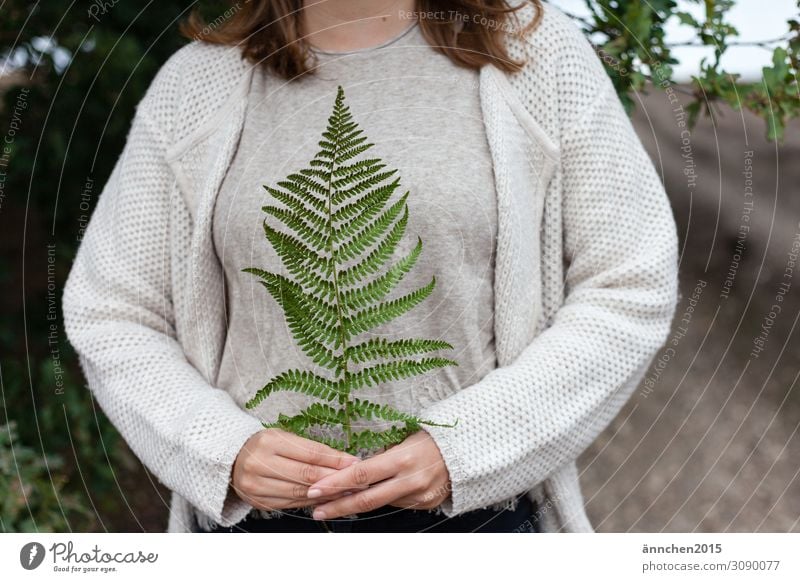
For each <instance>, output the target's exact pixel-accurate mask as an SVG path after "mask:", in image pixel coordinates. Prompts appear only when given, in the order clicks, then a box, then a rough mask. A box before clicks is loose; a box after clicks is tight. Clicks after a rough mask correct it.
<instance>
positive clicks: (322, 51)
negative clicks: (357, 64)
mask: <svg viewBox="0 0 800 582" xmlns="http://www.w3.org/2000/svg"><path fill="white" fill-rule="evenodd" d="M418 25H419V21H418V20H415V21H414V22H413V23H412V24H411V26H409V27H407V28H406V29H405V30H403V31H401V32H400V33H399V34H397V35H395V36H393V37H392V38H390V39H388V40H385V41H383V42H382V43H380V44H376V45H375V46H368V47H364V48H360V49H354V50H349V51H332V50H326V49H320V48H317V47H315V46H313V45H310V50H311V52H313V53H317V54H321V55H333V56H343V55H357V54H362V53H368V52H371V51H374V50H378V49H381V48H385V47H387V46H389V45H390V44H394V43H395V42H397V41H399V40H400V39H401V38H403V37H405V36H406V35H407V34H408V33H410V32H411V31H412V30H414V29H415V28H416V27H417V26H418Z"/></svg>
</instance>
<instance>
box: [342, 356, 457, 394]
mask: <svg viewBox="0 0 800 582" xmlns="http://www.w3.org/2000/svg"><path fill="white" fill-rule="evenodd" d="M457 365H458V364H457V363H456V362H455V361H453V360H449V359H447V358H422V359H421V360H399V361H395V362H382V363H380V364H376V365H374V366H370V367H369V368H364V369H363V370H360V371H358V372H355V373H353V374H351V375H350V376H348V377H346V378H343V379H342V380H340V381H339V382H340V390H341V391H342V392H349V391H350V390H357V389H359V388H363V387H364V386H372V385H373V384H380V383H381V382H391V381H392V380H400V379H402V378H408V377H410V376H417V375H419V374H424V373H425V372H430V371H431V370H435V369H436V368H442V367H444V366H457Z"/></svg>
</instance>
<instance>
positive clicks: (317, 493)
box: [307, 489, 322, 497]
mask: <svg viewBox="0 0 800 582" xmlns="http://www.w3.org/2000/svg"><path fill="white" fill-rule="evenodd" d="M320 495H322V489H309V490H308V494H307V496H308V497H319V496H320Z"/></svg>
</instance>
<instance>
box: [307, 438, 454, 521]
mask: <svg viewBox="0 0 800 582" xmlns="http://www.w3.org/2000/svg"><path fill="white" fill-rule="evenodd" d="M376 483H377V484H376ZM357 489H364V490H363V491H358V492H356V493H353V494H350V495H343V496H342V497H340V498H339V499H336V500H333V501H329V500H328V499H327V497H328V496H330V495H336V494H337V493H339V492H342V491H346V490H357ZM315 491H316V492H318V493H316V495H317V496H315ZM449 496H450V474H449V473H448V471H447V467H446V466H445V464H444V459H443V458H442V455H441V453H440V452H439V447H438V446H436V443H435V442H434V440H433V438H431V436H430V435H429V434H428V433H427V432H425V431H424V430H420V431H418V432H416V433H414V434H412V435H411V436H409V437H408V438H406V439H405V440H404V441H403V442H402V443H400V444H398V445H395V446H393V447H391V448H389V449H388V450H386V451H384V452H382V453H380V454H377V455H375V456H374V457H370V458H369V459H366V460H363V461H360V462H357V463H355V464H354V465H351V466H349V467H347V468H345V469H342V470H341V471H337V472H335V473H334V474H331V475H328V476H326V477H323V478H321V479H320V480H319V481H317V482H316V483H313V484H312V486H311V487H310V488H309V497H310V498H311V500H312V501H313V502H315V503H318V504H319V503H322V504H321V505H318V506H317V508H316V509H315V510H314V519H333V518H336V517H340V516H343V515H351V514H354V513H366V512H369V511H373V510H375V509H377V508H379V507H382V506H384V505H393V506H395V507H408V508H411V509H432V508H434V507H436V506H437V505H439V504H440V503H442V501H444V500H445V499H447V498H448V497H449Z"/></svg>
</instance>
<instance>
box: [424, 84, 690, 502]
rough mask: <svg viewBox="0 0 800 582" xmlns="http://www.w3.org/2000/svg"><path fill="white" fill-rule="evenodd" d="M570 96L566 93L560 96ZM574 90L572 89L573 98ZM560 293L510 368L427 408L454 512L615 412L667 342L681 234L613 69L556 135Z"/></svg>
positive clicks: (548, 460)
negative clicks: (562, 264)
mask: <svg viewBox="0 0 800 582" xmlns="http://www.w3.org/2000/svg"><path fill="white" fill-rule="evenodd" d="M565 98H566V97H565ZM572 98H574V96H572ZM559 171H560V172H561V178H562V192H563V221H564V223H563V228H564V255H565V257H564V258H565V259H566V261H567V263H568V268H567V271H566V275H565V282H564V283H565V299H564V302H563V304H562V306H561V307H560V308H559V309H558V310H557V312H556V313H555V314H554V316H553V318H552V320H551V325H550V326H549V327H547V328H546V329H545V330H544V331H543V332H542V333H540V334H539V335H538V336H537V337H536V338H535V339H534V340H533V341H532V342H531V343H530V344H529V345H528V346H527V347H526V348H525V349H524V350H523V351H522V352H521V353H520V355H519V356H518V358H517V359H516V360H515V361H514V362H513V363H512V364H511V365H508V366H503V367H499V368H496V369H494V370H492V371H491V372H490V373H489V374H487V375H486V376H484V378H482V379H481V380H480V381H479V382H477V383H475V384H473V385H471V386H467V387H465V388H463V389H462V390H460V391H458V392H456V393H454V394H452V395H451V396H449V397H447V398H445V399H443V400H441V401H438V402H435V403H433V404H431V405H430V406H428V407H425V408H424V409H423V410H421V411H420V415H421V416H423V417H424V418H426V419H431V420H438V421H440V422H450V421H451V419H452V418H456V417H457V418H459V422H458V424H457V425H456V427H454V428H440V427H428V426H424V427H423V428H424V430H426V431H427V432H428V433H429V434H431V436H432V438H433V439H434V441H435V442H436V444H437V446H438V447H439V449H440V451H441V453H442V456H443V458H444V461H445V464H446V466H447V468H448V471H449V473H450V478H451V483H452V495H451V497H449V498H448V499H447V501H445V502H444V503H443V504H442V506H441V509H442V511H443V512H444V513H445V514H446V515H448V516H452V515H457V514H460V513H462V512H465V511H470V510H473V509H477V508H481V507H487V506H489V505H491V504H493V503H497V502H500V501H503V500H505V499H508V498H510V497H512V496H514V495H519V494H521V493H523V492H524V491H526V490H528V489H531V488H533V487H534V486H535V485H536V484H537V483H539V482H541V481H543V480H545V479H546V478H547V477H548V476H550V475H551V474H552V473H554V472H555V471H556V470H558V469H559V468H560V467H562V466H564V465H565V464H567V463H570V462H574V461H575V459H577V457H578V456H579V455H580V454H581V453H582V452H583V451H584V450H585V449H586V447H588V445H589V444H591V442H592V441H593V440H594V439H595V438H596V437H597V436H598V435H599V433H600V432H601V431H602V430H603V429H604V428H606V427H607V426H608V425H609V424H610V422H611V420H612V419H613V418H614V416H616V415H617V413H618V412H619V410H620V409H621V408H622V406H623V405H624V403H625V402H626V400H627V399H628V398H629V397H630V395H631V393H632V392H633V390H634V389H635V387H636V386H637V384H638V382H639V381H640V379H641V378H642V376H643V375H644V373H645V371H646V369H647V367H648V365H649V364H650V362H651V361H652V358H653V356H654V355H655V353H656V351H657V350H658V348H659V347H660V346H661V345H662V344H663V342H664V341H665V339H666V337H667V335H668V333H669V329H670V324H671V320H672V317H673V314H674V310H675V306H676V301H677V293H678V288H677V283H678V277H677V251H678V248H677V247H678V243H677V233H676V227H675V222H674V218H673V216H672V211H671V208H670V205H669V201H668V199H667V196H666V193H665V191H664V188H663V186H662V183H661V181H660V179H659V177H658V175H657V173H656V170H655V168H654V166H653V164H652V162H651V161H650V159H649V157H648V155H647V153H646V151H645V150H644V147H643V146H642V144H641V142H640V141H639V139H638V137H637V135H636V134H635V133H634V130H633V127H632V125H631V122H630V120H629V119H628V117H627V115H626V113H625V111H624V110H623V107H622V105H621V103H620V101H619V98H618V97H617V95H616V93H615V91H614V88H613V86H612V84H611V82H610V80H609V79H608V78H607V77H605V81H604V82H602V83H601V84H600V86H599V89H598V92H597V93H595V95H594V96H593V98H592V100H591V102H589V103H586V105H585V109H583V111H582V113H581V115H580V117H579V118H577V119H576V120H574V122H573V123H572V124H571V125H569V126H568V127H567V128H566V131H565V132H564V133H563V134H562V139H561V166H560V169H559Z"/></svg>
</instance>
